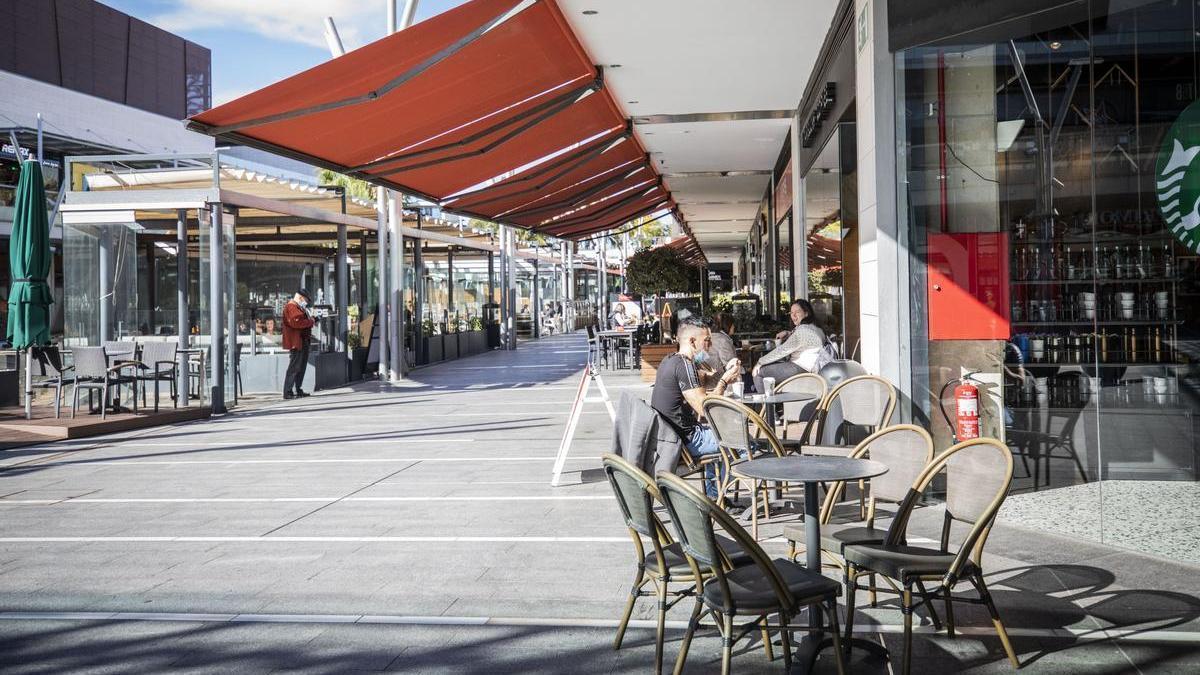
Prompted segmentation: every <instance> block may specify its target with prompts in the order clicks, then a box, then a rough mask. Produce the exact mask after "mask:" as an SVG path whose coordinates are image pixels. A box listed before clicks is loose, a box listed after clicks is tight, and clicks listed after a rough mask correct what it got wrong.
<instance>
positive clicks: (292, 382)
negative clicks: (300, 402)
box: [283, 288, 315, 399]
mask: <svg viewBox="0 0 1200 675" xmlns="http://www.w3.org/2000/svg"><path fill="white" fill-rule="evenodd" d="M311 301H312V297H311V296H310V295H309V294H308V291H306V290H304V289H303V288H301V289H300V290H298V291H296V294H295V295H294V296H292V299H291V300H289V301H288V303H287V305H286V306H284V308H283V348H284V349H286V350H288V352H289V356H288V367H287V376H286V377H284V378H283V397H284V398H285V399H290V398H301V397H304V396H308V392H306V391H304V390H303V389H301V387H302V386H304V371H306V370H308V343H309V340H310V339H311V338H312V327H313V324H314V323H315V322H314V321H313V318H312V316H311V315H310V314H309V313H308V303H309V302H311Z"/></svg>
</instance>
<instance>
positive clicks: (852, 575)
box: [842, 562, 858, 644]
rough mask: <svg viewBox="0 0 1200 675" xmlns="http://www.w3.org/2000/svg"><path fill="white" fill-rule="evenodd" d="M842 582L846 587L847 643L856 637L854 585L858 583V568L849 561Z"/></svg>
mask: <svg viewBox="0 0 1200 675" xmlns="http://www.w3.org/2000/svg"><path fill="white" fill-rule="evenodd" d="M842 583H843V585H844V586H845V587H846V644H849V643H850V638H852V637H854V587H855V586H857V585H858V569H857V568H855V567H854V565H852V564H850V563H849V562H847V563H846V567H845V569H844V570H843V574H842Z"/></svg>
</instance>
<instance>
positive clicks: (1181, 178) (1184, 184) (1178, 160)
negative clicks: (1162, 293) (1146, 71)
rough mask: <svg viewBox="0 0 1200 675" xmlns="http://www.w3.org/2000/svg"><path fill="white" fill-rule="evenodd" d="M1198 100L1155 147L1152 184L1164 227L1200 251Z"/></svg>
mask: <svg viewBox="0 0 1200 675" xmlns="http://www.w3.org/2000/svg"><path fill="white" fill-rule="evenodd" d="M1197 154H1200V101H1196V102H1193V103H1192V104H1191V105H1189V106H1188V107H1187V108H1184V110H1183V112H1182V113H1180V115H1179V117H1178V118H1177V119H1176V120H1175V123H1174V124H1172V125H1171V129H1170V131H1168V132H1167V137H1166V138H1164V139H1163V143H1162V147H1161V148H1159V150H1158V164H1157V169H1156V171H1155V174H1154V177H1155V186H1156V187H1157V188H1158V208H1159V210H1160V211H1162V216H1163V218H1164V219H1165V220H1166V221H1167V227H1169V228H1171V231H1172V232H1173V233H1174V234H1175V236H1176V237H1177V238H1178V239H1179V241H1182V242H1183V245H1184V246H1187V247H1188V248H1189V249H1191V250H1193V251H1195V252H1197V253H1200V167H1196V166H1194V165H1195V164H1196V162H1195V161H1194V160H1195V159H1196V155H1197Z"/></svg>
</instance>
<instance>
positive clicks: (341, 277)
mask: <svg viewBox="0 0 1200 675" xmlns="http://www.w3.org/2000/svg"><path fill="white" fill-rule="evenodd" d="M346 238H347V232H346V226H345V225H338V229H337V262H336V264H335V267H334V278H335V282H334V283H336V285H337V289H336V291H337V300H336V302H337V312H338V339H337V341H338V349H340V350H341V351H342V352H343V353H344V354H345V355H346V379H347V380H349V379H350V361H351V359H352V358H353V355H352V354H351V353H350V339H349V338H350V312H349V309H350V261H349V260H347V258H348V257H349V243H348V242H347V241H346Z"/></svg>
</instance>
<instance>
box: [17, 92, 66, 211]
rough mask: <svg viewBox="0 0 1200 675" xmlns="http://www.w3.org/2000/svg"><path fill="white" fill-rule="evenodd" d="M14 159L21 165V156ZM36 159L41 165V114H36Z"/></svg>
mask: <svg viewBox="0 0 1200 675" xmlns="http://www.w3.org/2000/svg"><path fill="white" fill-rule="evenodd" d="M13 150H14V151H15V150H16V148H13ZM16 157H17V164H20V163H21V155H20V154H18V155H17V156H16ZM37 158H38V164H41V163H42V159H43V157H42V113H38V114H37ZM60 189H61V188H60ZM51 225H53V223H51Z"/></svg>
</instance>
